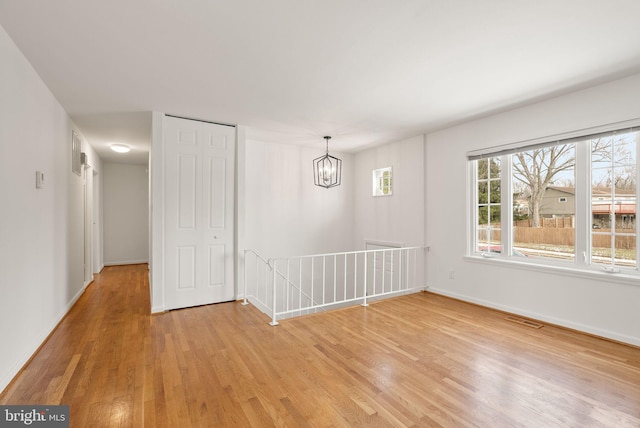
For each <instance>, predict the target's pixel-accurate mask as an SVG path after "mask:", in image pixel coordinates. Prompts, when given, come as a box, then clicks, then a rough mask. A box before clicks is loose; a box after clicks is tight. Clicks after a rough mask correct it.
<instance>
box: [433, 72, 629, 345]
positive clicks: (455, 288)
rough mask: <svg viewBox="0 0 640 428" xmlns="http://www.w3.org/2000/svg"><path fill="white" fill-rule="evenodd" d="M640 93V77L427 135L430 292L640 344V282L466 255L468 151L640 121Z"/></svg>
mask: <svg viewBox="0 0 640 428" xmlns="http://www.w3.org/2000/svg"><path fill="white" fill-rule="evenodd" d="M639 94H640V75H635V76H632V77H628V78H625V79H621V80H617V81H614V82H610V83H607V84H603V85H599V86H596V87H593V88H590V89H587V90H582V91H579V92H575V93H571V94H568V95H565V96H561V97H557V98H554V99H550V100H547V101H544V102H540V103H538V104H535V105H531V106H527V107H523V108H518V109H514V110H511V111H508V112H505V113H502V114H496V115H493V116H491V117H487V118H484V119H480V120H476V121H473V122H469V123H466V124H463V125H460V126H456V127H452V128H449V129H446V130H443V131H440V132H435V133H432V134H429V135H427V137H426V139H427V142H426V195H427V196H426V198H427V199H426V201H427V204H426V240H427V242H426V243H427V245H429V246H430V247H431V251H430V253H429V255H428V268H427V269H428V277H427V280H428V285H429V286H430V288H431V289H432V290H434V291H436V292H440V293H443V294H447V295H451V296H454V297H458V298H461V299H464V300H469V301H473V302H478V303H481V304H485V305H487V306H492V307H496V308H500V309H504V310H507V311H510V312H515V313H519V314H521V315H525V316H531V317H534V318H537V319H540V320H543V321H547V322H552V323H556V324H560V325H564V326H567V327H570V328H575V329H579V330H583V331H586V332H591V333H594V334H597V335H600V336H604V337H609V338H612V339H616V340H621V341H625V342H628V343H633V344H636V345H640V310H639V307H640V306H639V304H640V284H624V283H618V282H613V281H611V280H608V279H607V277H604V278H598V279H589V278H585V277H575V276H570V275H558V274H552V273H549V272H542V271H540V270H523V269H514V268H511V267H506V266H499V265H496V264H487V263H479V262H473V261H471V260H469V259H464V258H463V256H464V254H465V250H466V242H467V232H466V231H467V226H466V225H467V215H466V213H467V209H468V206H467V202H468V198H469V196H468V189H467V183H468V179H467V161H466V153H467V152H468V151H470V150H476V149H481V148H485V147H490V146H496V145H501V144H506V143H514V142H519V141H525V140H529V139H534V138H539V137H545V136H549V135H555V134H560V133H564V132H570V131H577V130H580V129H585V128H589V127H594V126H598V125H604V124H609V123H615V122H619V121H624V120H630V119H634V118H640V99H639ZM452 271H453V272H454V275H453V276H454V278H453V279H451V278H450V272H452Z"/></svg>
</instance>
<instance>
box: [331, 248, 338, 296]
mask: <svg viewBox="0 0 640 428" xmlns="http://www.w3.org/2000/svg"><path fill="white" fill-rule="evenodd" d="M337 286H338V256H337V255H335V254H334V255H333V299H332V301H333V302H335V301H336V300H337V296H336V289H337Z"/></svg>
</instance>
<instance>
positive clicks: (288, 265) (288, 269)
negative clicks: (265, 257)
mask: <svg viewBox="0 0 640 428" xmlns="http://www.w3.org/2000/svg"><path fill="white" fill-rule="evenodd" d="M290 262H291V259H287V278H289V277H291V269H290ZM285 287H287V305H286V307H287V312H289V299H290V293H289V290H290V289H291V286H290V285H289V282H288V281H285Z"/></svg>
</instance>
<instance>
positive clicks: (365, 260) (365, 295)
mask: <svg viewBox="0 0 640 428" xmlns="http://www.w3.org/2000/svg"><path fill="white" fill-rule="evenodd" d="M367 258H368V257H367V253H364V281H363V284H364V287H363V291H364V293H363V294H364V300H363V301H362V306H365V307H366V306H369V304H368V303H367ZM357 260H358V256H357V255H356V261H357ZM374 260H375V259H374ZM373 274H374V277H375V274H376V273H375V272H374V273H373Z"/></svg>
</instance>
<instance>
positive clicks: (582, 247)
mask: <svg viewBox="0 0 640 428" xmlns="http://www.w3.org/2000/svg"><path fill="white" fill-rule="evenodd" d="M575 176H576V180H575V189H576V201H575V204H576V205H575V256H576V257H575V260H576V265H578V266H587V265H589V264H590V263H591V144H590V143H589V142H582V143H578V144H576V165H575Z"/></svg>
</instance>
